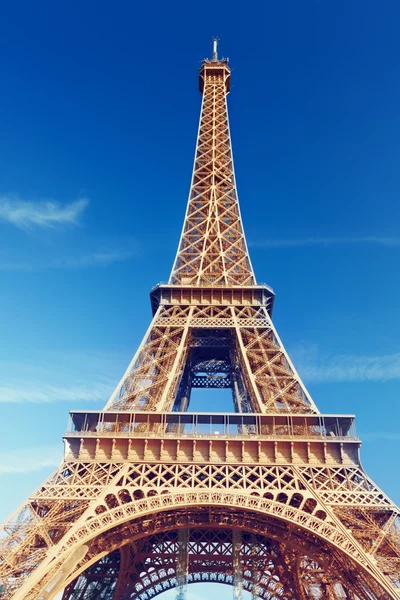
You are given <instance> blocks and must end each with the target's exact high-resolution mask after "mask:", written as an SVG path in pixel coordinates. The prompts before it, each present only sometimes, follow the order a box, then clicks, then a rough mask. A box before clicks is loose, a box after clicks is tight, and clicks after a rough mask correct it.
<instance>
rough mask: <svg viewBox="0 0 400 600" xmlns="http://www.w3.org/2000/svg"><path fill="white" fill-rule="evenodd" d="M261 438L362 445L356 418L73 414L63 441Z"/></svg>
mask: <svg viewBox="0 0 400 600" xmlns="http://www.w3.org/2000/svg"><path fill="white" fill-rule="evenodd" d="M143 435H145V436H151V437H155V436H160V435H162V436H166V437H209V436H215V437H219V438H224V437H237V436H245V437H260V438H282V437H286V438H304V437H306V438H312V439H315V438H320V439H321V438H323V439H325V440H326V441H328V440H333V439H334V440H335V441H337V440H338V438H343V439H345V440H347V441H349V440H358V437H357V433H356V428H355V420H354V415H294V414H290V415H289V414H245V413H224V414H222V413H178V412H171V413H158V412H125V411H124V412H122V411H121V412H111V411H98V412H96V411H74V412H71V413H70V422H69V426H68V430H67V432H66V434H65V437H76V436H80V437H92V436H93V437H96V436H99V437H108V436H110V437H143Z"/></svg>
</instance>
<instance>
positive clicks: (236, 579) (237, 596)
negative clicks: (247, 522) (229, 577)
mask: <svg viewBox="0 0 400 600" xmlns="http://www.w3.org/2000/svg"><path fill="white" fill-rule="evenodd" d="M241 550H242V532H241V530H240V529H233V531H232V562H233V600H243V564H242V559H241Z"/></svg>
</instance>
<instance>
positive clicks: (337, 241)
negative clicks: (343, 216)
mask: <svg viewBox="0 0 400 600" xmlns="http://www.w3.org/2000/svg"><path fill="white" fill-rule="evenodd" d="M368 244H369V245H375V246H383V247H386V248H394V247H397V246H400V237H381V236H374V235H370V236H363V237H338V238H335V237H315V238H298V239H289V240H288V239H286V240H285V239H283V240H268V239H267V240H265V241H262V242H250V243H249V246H251V247H253V248H300V247H307V246H348V245H368Z"/></svg>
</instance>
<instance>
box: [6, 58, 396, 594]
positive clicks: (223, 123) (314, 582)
mask: <svg viewBox="0 0 400 600" xmlns="http://www.w3.org/2000/svg"><path fill="white" fill-rule="evenodd" d="M229 88H230V69H229V66H228V63H227V61H226V60H218V57H217V53H216V48H214V54H213V59H212V60H211V61H210V60H205V61H203V64H202V66H201V69H200V90H201V92H202V94H203V103H202V109H201V116H200V124H199V132H198V139H197V148H196V154H195V161H194V168H193V176H192V184H191V189H190V194H189V200H188V206H187V211H186V217H185V221H184V225H183V230H182V235H181V239H180V242H179V246H178V252H177V255H176V258H175V261H174V265H173V268H172V272H171V276H170V280H169V283H168V284H165V285H161V284H160V285H158V286H156V288H154V289H153V290H152V292H151V302H152V309H153V319H152V321H151V324H150V327H149V329H148V331H147V333H146V334H145V336H144V339H143V341H142V343H141V345H140V347H139V348H138V351H137V353H136V354H135V356H134V358H133V360H132V362H131V364H130V365H129V367H128V369H127V371H126V373H125V374H124V376H123V377H122V379H121V381H120V383H119V384H118V386H117V388H116V390H115V392H114V393H113V394H112V396H111V398H110V400H109V402H108V403H107V405H106V407H105V411H102V412H101V413H89V412H88V413H85V414H83V415H76V413H73V414H72V420H73V421H74V419H75V421H74V423H75V425H76V427H75V429H74V430H68V432H67V433H66V434H65V442H66V450H65V457H64V460H63V462H62V464H61V465H60V467H59V468H58V469H57V470H56V471H55V473H53V474H52V475H51V476H50V477H49V478H48V479H47V481H45V482H44V483H43V484H42V485H41V486H40V488H39V489H38V490H36V491H35V492H34V493H33V494H32V495H31V496H30V497H29V498H28V500H27V501H26V502H25V503H24V504H23V506H22V507H21V508H20V509H18V510H17V511H16V513H15V514H14V515H12V516H11V517H10V518H9V519H8V520H7V521H6V523H5V524H4V526H3V530H2V536H1V538H0V586H1V587H0V589H1V594H0V599H1V600H52V599H54V598H55V596H56V595H57V594H58V593H60V592H61V591H63V590H64V596H63V597H64V600H91V599H94V598H96V599H103V600H106V599H107V600H108V599H111V598H112V599H113V600H127V599H128V598H129V599H139V600H148V599H150V598H153V597H154V596H156V595H158V594H159V593H161V592H162V591H163V590H165V589H169V588H172V587H176V588H177V590H178V594H179V597H180V598H182V599H184V598H185V595H186V587H187V585H188V584H191V583H194V582H197V581H218V582H221V583H224V584H229V585H232V586H233V590H234V597H235V600H241V596H242V592H243V590H247V591H249V592H250V593H251V594H252V596H253V598H265V599H266V600H278V599H287V600H289V599H291V600H295V599H296V600H309V599H315V600H319V599H332V600H333V599H335V600H339V599H344V598H346V599H349V600H378V599H379V600H396V599H397V600H398V599H399V598H400V591H399V590H400V581H399V578H400V576H399V573H400V534H399V531H400V524H399V509H398V508H397V507H396V506H395V505H394V504H393V502H391V500H390V499H389V498H387V496H385V494H384V493H383V492H382V491H381V490H380V489H379V488H378V487H377V486H376V485H375V484H374V483H373V482H372V481H371V480H370V479H369V478H368V477H367V476H366V474H365V473H364V471H363V469H362V467H361V464H360V459H359V452H358V451H359V446H360V441H359V439H358V438H357V437H356V435H355V434H349V426H350V425H349V426H348V425H346V423H347V424H351V422H352V420H353V419H352V417H351V416H345V415H340V416H338V417H337V418H333V417H332V415H328V416H324V415H320V413H319V411H318V409H317V407H316V405H315V404H314V402H313V400H312V398H311V397H310V394H309V393H308V392H307V390H306V388H305V386H304V384H303V383H302V381H301V379H300V377H299V376H298V374H297V372H296V370H295V368H294V366H293V364H292V362H291V361H290V358H289V356H288V354H287V352H286V350H285V349H284V347H283V344H282V342H281V340H280V338H279V336H278V334H277V332H276V329H275V327H274V325H273V323H272V320H271V313H272V305H273V299H274V294H273V292H272V290H271V289H270V288H268V286H265V285H257V283H256V280H255V277H254V273H253V269H252V266H251V262H250V257H249V253H248V249H247V245H246V240H245V236H244V232H243V227H242V221H241V216H240V210H239V204H238V199H237V192H236V184H235V174H234V168H233V160H232V149H231V142H230V132H229V122H228V112H227V103H226V96H227V93H228V92H229ZM195 387H205V388H230V389H231V390H232V398H233V406H234V408H235V411H236V412H237V413H243V415H239V416H240V419H242V417H243V420H242V421H241V422H240V424H239V425H237V429H236V431H232V430H231V429H229V428H228V429H226V428H225V429H224V431H222V430H221V431H215V430H214V429H211V425H212V423H213V418H214V417H213V416H207V415H206V416H204V415H202V416H199V415H195V414H193V415H191V416H190V415H186V416H187V419H188V420H186V421H185V420H184V419H182V418H181V416H180V415H181V412H182V413H184V412H185V411H187V409H188V407H190V396H191V390H192V389H193V388H195ZM133 413H134V414H135V415H136V416H135V418H132V414H133ZM150 415H151V416H152V418H151V417H150ZM136 417H137V418H136ZM201 419H203V422H207V423H209V424H210V429H209V431H208V432H207V433H203V432H201V431H200V430H199V429H197V428H196V427H197V424H198V423H199V422H201ZM204 419H205V421H204ZM207 419H208V420H207ZM245 419H248V421H245ZM299 419H301V420H299ZM189 422H190V423H191V426H192V425H193V427H192V429H191V430H190V431H189V432H188V430H187V429H185V427H186V425H185V423H186V424H187V423H189ZM219 422H221V423H223V424H224V427H225V424H226V420H224V419H222V420H220V421H219ZM335 423H336V424H335ZM194 424H195V425H196V427H194Z"/></svg>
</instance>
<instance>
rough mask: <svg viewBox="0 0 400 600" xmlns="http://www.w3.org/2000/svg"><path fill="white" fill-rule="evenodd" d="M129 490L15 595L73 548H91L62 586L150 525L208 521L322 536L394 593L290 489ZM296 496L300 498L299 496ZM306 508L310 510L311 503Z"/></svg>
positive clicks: (47, 576)
mask: <svg viewBox="0 0 400 600" xmlns="http://www.w3.org/2000/svg"><path fill="white" fill-rule="evenodd" d="M131 492H132V493H133V496H135V491H132V490H129V489H128V488H126V489H125V488H123V489H120V490H119V494H118V495H117V494H108V495H107V498H104V500H103V501H102V502H99V503H98V504H97V507H96V509H94V510H93V511H92V514H90V515H88V516H87V517H86V519H85V520H84V521H83V520H82V521H81V522H78V523H77V524H76V526H75V527H74V529H73V532H72V533H71V534H70V535H69V536H66V537H65V538H64V539H63V540H62V542H60V544H59V546H58V548H57V555H56V557H55V556H54V554H55V553H54V554H53V556H54V558H53V559H52V557H51V555H50V556H48V557H47V558H46V560H45V561H43V563H42V564H41V566H40V567H39V569H38V574H37V576H36V582H37V583H36V584H35V585H34V587H32V588H31V589H30V590H26V589H24V586H22V588H20V590H19V591H18V592H17V595H16V596H15V599H16V600H19V599H22V598H24V599H26V600H34V599H36V598H37V597H38V594H39V593H40V591H41V590H43V589H44V588H45V587H46V586H47V585H49V583H50V582H51V580H52V578H53V577H54V574H55V573H56V572H57V571H58V570H59V569H61V568H62V566H63V564H64V563H65V562H66V561H67V560H68V559H69V557H70V556H71V553H72V552H74V551H75V550H76V549H77V548H78V547H82V546H85V545H86V546H87V547H88V552H87V553H86V555H85V557H84V559H83V560H81V561H80V562H79V563H78V564H77V565H76V567H75V568H74V569H73V571H72V572H71V574H69V575H68V576H67V578H66V580H65V581H64V582H63V586H62V587H64V585H65V584H68V583H69V582H70V581H71V580H72V579H74V578H75V577H76V576H77V575H79V573H81V572H83V571H84V570H85V569H87V568H88V566H90V564H93V563H94V562H96V561H97V560H98V558H99V557H101V556H105V555H106V554H109V553H110V552H111V551H112V549H116V548H117V547H121V546H122V545H124V544H127V543H128V540H133V539H140V538H141V537H143V536H146V535H149V533H150V532H151V531H153V532H155V531H166V530H168V529H178V528H180V527H190V528H192V527H201V526H203V525H204V524H207V525H208V526H210V525H212V526H213V527H219V528H223V527H225V528H226V527H238V528H239V529H242V530H245V529H250V530H253V531H254V532H255V533H258V534H261V535H262V534H265V531H267V530H268V535H269V537H271V538H272V539H280V540H282V539H283V540H285V539H286V540H287V539H288V538H292V539H294V540H296V544H297V545H300V546H302V545H304V544H305V545H306V546H309V545H310V543H311V544H312V543H315V542H316V540H318V545H319V546H320V547H324V548H326V551H330V552H331V553H333V554H334V555H335V556H336V557H337V559H338V560H339V562H340V563H342V564H343V565H344V566H346V565H347V566H348V568H351V569H353V571H354V576H355V575H356V574H357V573H359V578H360V581H361V580H362V582H363V583H361V584H360V585H362V586H364V585H368V584H367V583H366V578H365V576H366V575H367V576H368V580H370V579H371V577H372V579H373V580H375V582H376V586H377V589H378V587H379V588H380V591H379V597H381V598H387V599H394V598H395V596H393V594H392V591H391V588H390V585H389V584H388V582H387V581H386V580H385V579H384V578H383V577H382V575H381V574H380V572H379V571H378V569H377V568H376V567H375V565H374V564H373V563H372V562H370V561H369V560H368V557H366V555H365V554H364V553H363V552H362V551H361V549H360V548H359V546H358V544H357V543H356V542H355V541H354V540H353V539H352V538H351V536H350V535H349V534H348V533H347V532H346V530H345V529H344V527H341V526H340V525H338V524H337V522H335V521H334V520H330V519H329V517H328V518H325V519H321V518H319V516H317V514H313V512H306V511H307V509H305V510H304V509H302V508H296V507H295V506H291V505H290V501H291V499H292V497H293V496H294V494H288V498H287V502H282V498H281V499H280V500H281V501H279V500H278V499H277V500H272V499H269V498H262V497H260V496H249V495H247V494H243V493H239V492H225V491H223V490H203V491H187V490H185V491H181V492H177V491H175V492H172V491H171V492H169V493H167V494H159V495H156V496H152V497H143V498H141V499H138V500H131V501H130V502H126V500H127V499H128V494H130V493H131ZM110 496H112V498H111V497H110ZM130 497H132V496H130ZM118 498H119V499H120V501H118ZM124 500H125V503H124ZM298 500H300V499H299V498H297V501H298ZM115 501H117V503H118V505H117V506H115V507H111V506H110V504H111V505H112V504H114V502H115ZM315 508H317V506H316V507H315ZM315 508H314V511H315ZM211 509H212V510H211ZM308 510H310V507H309V505H308ZM250 521H251V522H252V525H251V527H250V524H249V523H250ZM115 544H116V545H115ZM353 567H356V568H353ZM360 567H361V569H360ZM62 587H61V589H62ZM58 591H60V588H59V587H58V588H57V589H56V588H54V592H55V593H58ZM361 597H362V596H361ZM364 597H365V598H366V597H367V596H366V595H365V596H364Z"/></svg>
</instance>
